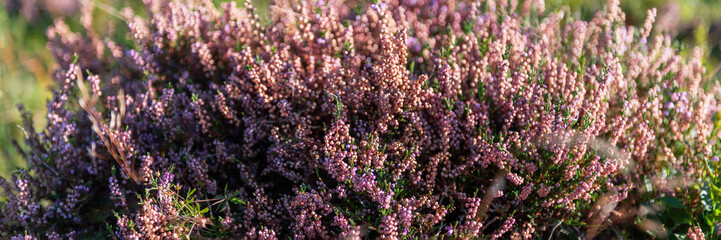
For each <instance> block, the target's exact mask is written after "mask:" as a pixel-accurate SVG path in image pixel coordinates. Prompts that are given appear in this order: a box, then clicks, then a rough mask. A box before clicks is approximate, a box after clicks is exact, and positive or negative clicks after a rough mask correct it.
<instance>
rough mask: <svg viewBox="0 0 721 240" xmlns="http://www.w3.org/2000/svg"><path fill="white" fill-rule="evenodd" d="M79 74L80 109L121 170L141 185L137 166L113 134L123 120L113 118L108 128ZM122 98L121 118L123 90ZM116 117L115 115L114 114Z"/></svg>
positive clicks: (93, 97) (94, 98)
mask: <svg viewBox="0 0 721 240" xmlns="http://www.w3.org/2000/svg"><path fill="white" fill-rule="evenodd" d="M75 70H76V72H77V73H78V80H77V84H78V89H80V93H81V96H80V98H79V99H78V103H79V104H80V107H81V108H82V109H83V110H84V111H85V112H86V113H87V114H88V118H89V119H90V122H92V124H93V127H92V128H93V131H94V132H95V133H96V134H97V135H98V137H100V140H102V141H103V144H104V145H105V147H106V148H107V149H108V152H109V153H110V155H111V156H112V157H113V159H115V162H117V163H118V165H120V168H121V169H122V170H123V172H125V174H127V175H128V177H130V178H131V179H133V181H135V182H136V183H140V178H139V177H138V174H137V172H136V171H135V169H134V168H135V164H134V162H133V161H132V160H128V159H127V157H126V154H125V150H124V148H123V147H122V145H121V144H120V141H118V139H117V138H116V137H115V135H114V134H112V131H113V130H114V129H118V128H120V124H121V123H120V122H121V119H122V118H113V119H111V126H112V127H110V128H109V127H108V126H107V125H106V124H105V123H104V122H103V118H102V115H101V114H100V113H98V111H97V110H95V107H94V106H95V102H96V101H97V98H96V97H95V96H91V95H90V94H89V93H88V91H87V89H86V88H85V84H84V83H83V80H82V79H83V78H82V75H81V74H82V73H80V71H78V69H77V68H76V69H75ZM118 94H119V95H120V96H121V97H119V99H120V104H121V106H122V107H121V108H120V109H121V112H120V113H119V115H120V116H123V115H124V110H125V107H124V104H123V103H124V101H122V100H123V99H124V98H123V97H122V96H123V95H124V93H123V91H122V90H121V91H120V92H119V93H118ZM113 115H115V114H113Z"/></svg>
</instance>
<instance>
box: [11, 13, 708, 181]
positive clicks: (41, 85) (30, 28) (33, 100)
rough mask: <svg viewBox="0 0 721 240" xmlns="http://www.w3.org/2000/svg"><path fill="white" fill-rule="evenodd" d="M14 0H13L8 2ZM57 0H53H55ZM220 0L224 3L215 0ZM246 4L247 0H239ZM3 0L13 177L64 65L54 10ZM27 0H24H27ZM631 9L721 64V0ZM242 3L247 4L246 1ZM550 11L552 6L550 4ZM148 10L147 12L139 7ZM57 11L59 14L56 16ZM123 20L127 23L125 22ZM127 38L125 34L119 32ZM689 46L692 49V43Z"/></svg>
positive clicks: (100, 17)
mask: <svg viewBox="0 0 721 240" xmlns="http://www.w3.org/2000/svg"><path fill="white" fill-rule="evenodd" d="M5 1H11V0H5ZM49 1H53V0H49ZM96 2H100V3H102V4H104V5H105V6H106V7H107V6H111V7H115V9H119V8H120V6H131V7H132V8H134V9H136V10H139V9H141V4H140V0H132V1H128V2H123V1H122V0H101V1H96ZM214 2H216V3H219V2H224V1H223V0H214ZM236 2H239V3H242V2H243V0H236ZM3 3H5V2H3V0H0V177H5V178H7V177H8V176H9V174H10V173H11V172H13V171H14V170H15V169H16V168H18V167H21V166H23V160H22V159H20V156H19V154H18V153H17V151H16V150H15V148H14V147H13V145H12V144H11V143H12V142H11V141H12V139H17V140H18V141H19V142H22V138H23V131H22V130H21V129H20V128H19V126H20V125H22V123H21V121H20V113H19V112H18V111H17V107H16V106H17V104H20V103H22V104H24V105H25V107H26V109H27V110H29V111H30V112H31V113H32V114H33V121H34V126H35V128H36V129H37V130H40V129H42V128H44V127H45V113H46V108H45V103H46V101H47V100H48V99H49V98H50V97H51V89H52V87H54V86H55V84H54V82H53V81H52V79H51V74H52V73H53V71H55V69H57V67H58V66H56V65H55V64H54V62H53V59H52V56H51V54H50V52H49V50H48V49H46V42H47V38H46V36H45V31H46V29H47V27H48V26H50V25H51V24H52V22H53V20H52V19H53V16H51V15H53V14H51V13H50V12H49V11H47V9H45V10H44V9H42V8H39V12H38V14H37V16H36V17H35V18H33V21H32V22H31V21H29V20H28V19H26V18H25V17H24V16H23V15H22V14H21V13H20V11H18V10H13V9H8V8H6V7H5V6H6V5H5V4H3ZM21 3H22V1H21ZM269 4H270V1H269V0H254V5H255V6H256V8H257V9H258V14H259V15H261V17H263V18H265V17H266V16H267V12H268V6H269ZM621 4H622V7H623V9H624V11H625V12H626V18H627V24H632V25H636V26H640V25H642V24H643V21H644V20H645V18H646V10H647V9H649V8H657V9H658V17H657V24H662V25H663V26H662V27H654V31H661V32H668V33H670V34H672V35H676V36H677V37H676V40H677V42H678V43H677V44H680V45H685V46H700V47H702V48H704V50H705V54H706V57H707V58H706V59H707V61H706V63H705V64H706V67H707V73H709V74H710V73H711V72H713V70H714V69H715V68H716V67H717V66H719V63H721V48H719V42H720V41H719V39H721V1H718V0H640V1H633V0H628V1H622V3H621ZM546 5H547V6H568V7H569V10H571V12H577V13H578V14H579V15H580V17H581V18H582V19H586V20H587V19H591V18H592V17H593V15H594V14H595V13H596V12H597V11H599V10H601V9H602V8H603V7H604V5H605V1H604V2H599V1H596V0H549V1H546ZM241 6H242V5H241ZM549 9H550V8H549ZM77 12H78V11H76V13H75V14H73V15H70V16H64V17H63V16H55V17H63V18H65V19H66V21H67V22H68V24H69V25H70V26H71V27H72V28H73V29H75V30H77V29H79V24H78V21H79V16H78V15H79V13H77ZM136 12H138V13H141V14H144V11H136ZM55 15H57V14H55ZM94 16H95V21H96V22H98V23H99V24H96V26H100V27H99V28H98V30H99V32H100V33H102V32H103V30H104V28H103V26H107V24H108V22H112V21H116V22H120V21H118V19H116V18H115V17H113V16H111V15H110V14H108V13H107V12H104V11H103V10H96V11H95V14H94ZM121 24H122V23H121ZM117 27H118V28H117V29H118V31H117V32H116V34H125V33H127V31H125V28H124V27H122V26H117ZM117 37H118V38H122V35H121V36H117ZM686 49H692V48H691V47H687V48H686Z"/></svg>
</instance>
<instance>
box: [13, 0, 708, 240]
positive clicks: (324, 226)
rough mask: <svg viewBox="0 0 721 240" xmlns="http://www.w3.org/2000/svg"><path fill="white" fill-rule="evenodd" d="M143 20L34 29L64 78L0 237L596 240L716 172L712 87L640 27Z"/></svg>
mask: <svg viewBox="0 0 721 240" xmlns="http://www.w3.org/2000/svg"><path fill="white" fill-rule="evenodd" d="M144 2H145V4H146V8H147V11H146V12H144V13H134V12H133V11H132V10H130V9H123V10H122V11H120V12H121V15H122V17H123V18H124V21H125V22H126V23H127V27H128V29H129V30H130V31H129V34H128V35H127V37H126V39H124V40H125V41H124V42H127V43H121V42H120V41H116V40H114V39H113V38H111V37H108V36H100V35H98V34H97V33H96V32H95V31H94V30H93V27H94V26H93V25H92V18H91V16H92V13H93V11H94V8H93V6H92V2H86V3H85V4H84V7H83V8H82V12H83V16H82V17H81V20H82V27H83V30H82V31H80V32H73V31H71V30H70V27H69V26H68V25H66V24H65V23H64V22H63V21H62V20H57V21H56V22H55V25H54V26H53V27H51V28H50V29H48V37H49V39H50V42H49V44H48V47H49V48H50V49H51V50H52V51H53V53H54V55H55V57H56V59H57V62H58V63H59V64H60V65H61V66H64V70H61V71H59V72H57V74H56V79H57V80H58V82H59V85H60V87H59V88H58V89H57V90H56V91H55V93H54V97H53V98H52V99H50V101H49V103H48V114H47V119H48V127H47V128H46V129H44V130H43V131H41V132H37V131H36V130H35V129H33V128H32V124H31V123H30V121H29V119H30V118H29V116H27V115H26V118H25V119H26V121H25V125H24V129H25V131H26V133H27V136H26V138H25V145H26V146H27V149H25V150H22V148H21V151H22V153H23V154H24V156H25V158H26V159H27V161H28V167H27V169H26V170H22V171H19V172H18V173H17V174H15V175H14V177H13V179H12V181H10V182H8V181H0V186H2V188H4V190H5V192H4V193H5V196H6V197H7V198H6V200H4V205H3V208H2V213H1V216H2V218H3V221H2V223H0V231H1V232H2V233H3V236H4V237H39V238H66V237H82V236H104V237H107V236H108V235H110V236H112V237H113V238H116V239H133V238H153V239H155V238H159V239H165V238H180V237H183V236H186V237H187V236H189V237H191V238H196V237H213V238H216V237H217V238H252V239H255V238H258V239H274V238H287V237H291V238H298V239H317V238H322V239H326V238H359V237H370V238H389V239H396V238H408V237H421V238H425V237H443V238H445V237H449V238H455V237H470V238H473V237H480V236H486V237H488V238H490V239H500V238H514V239H532V238H536V237H542V236H552V234H554V231H555V230H556V228H557V227H558V226H559V225H560V224H561V223H564V222H572V223H580V225H581V226H582V227H581V228H578V230H580V231H581V232H582V235H584V236H586V237H593V236H598V235H604V234H606V235H609V234H613V233H612V232H610V231H609V230H608V227H609V226H610V227H625V228H626V229H632V228H634V227H633V226H636V225H635V222H634V221H636V219H637V218H638V216H642V214H643V213H642V212H640V211H639V210H638V209H639V205H640V204H641V202H644V201H647V200H648V199H653V198H655V197H661V196H698V192H697V191H696V190H694V189H693V188H689V187H690V186H692V185H693V184H694V182H695V181H697V180H698V179H699V178H700V177H702V176H703V175H704V174H705V171H704V167H705V166H706V165H705V161H706V159H710V158H712V157H713V156H716V155H717V153H716V148H717V147H718V145H717V144H716V143H715V142H714V139H716V138H717V134H718V129H717V126H721V124H715V123H714V120H715V115H716V113H717V110H718V108H717V106H719V102H718V101H717V97H716V94H717V90H716V89H717V88H715V86H712V84H711V82H710V81H708V80H707V79H706V78H705V77H704V76H705V69H704V68H703V65H702V59H701V55H702V54H701V52H700V50H698V49H694V50H692V51H690V54H688V56H685V55H681V54H680V52H679V50H677V49H676V48H674V47H672V42H671V37H670V36H664V35H653V34H652V33H653V22H654V19H655V14H656V12H655V10H651V11H649V12H648V19H647V21H646V22H645V23H644V25H643V26H641V27H638V28H637V27H633V26H625V25H624V13H623V12H622V11H621V10H620V8H619V7H618V1H617V0H610V1H609V2H608V5H607V7H606V8H605V10H604V11H602V12H599V13H597V14H596V15H595V16H594V17H593V18H592V19H591V20H590V21H583V20H576V19H574V18H573V17H572V16H570V14H568V13H567V12H563V11H555V10H554V11H547V10H546V9H545V5H544V3H543V1H524V2H523V3H520V4H519V3H517V2H516V1H510V2H508V1H487V2H481V3H477V2H473V3H468V2H455V1H449V2H443V1H425V0H417V1H382V2H379V3H366V2H363V1H358V2H356V1H346V2H344V1H336V0H330V1H301V2H297V1H284V0H281V1H277V2H276V3H275V5H274V6H272V7H271V9H270V11H271V14H270V23H265V22H264V21H263V20H261V19H260V18H259V17H258V15H257V14H256V13H255V10H254V9H253V7H252V6H251V5H250V4H245V5H244V6H237V5H236V4H235V3H233V2H231V3H222V4H219V6H218V5H214V4H213V3H212V1H209V0H208V1H202V0H201V1H188V2H184V3H181V2H169V1H164V0H146V1H144ZM141 16H145V17H141ZM694 194H695V195H694ZM696 198H698V197H696ZM684 204H688V205H689V206H692V207H694V206H695V207H699V206H698V205H699V204H698V201H689V202H684ZM645 230H647V229H641V230H640V231H639V232H642V231H645ZM629 231H633V230H629ZM700 231H701V230H699V228H698V227H696V228H695V229H689V234H695V236H697V235H699V234H701V235H700V236H703V233H701V232H700Z"/></svg>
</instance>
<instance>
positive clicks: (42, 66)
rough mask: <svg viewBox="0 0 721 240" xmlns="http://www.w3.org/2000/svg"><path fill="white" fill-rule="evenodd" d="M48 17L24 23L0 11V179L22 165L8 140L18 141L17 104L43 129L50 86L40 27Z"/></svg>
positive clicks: (48, 59) (48, 60)
mask: <svg viewBox="0 0 721 240" xmlns="http://www.w3.org/2000/svg"><path fill="white" fill-rule="evenodd" d="M51 22H52V19H51V18H50V17H49V16H44V17H41V18H39V19H36V21H35V22H34V23H32V24H31V23H30V22H28V21H27V20H26V19H25V18H23V17H21V16H20V15H19V14H18V13H15V14H13V13H10V12H8V11H7V10H6V9H5V8H2V9H0V176H2V177H8V176H9V173H10V172H12V171H14V170H15V169H16V168H17V167H19V166H23V161H22V159H20V156H19V154H18V152H17V151H16V150H15V147H13V145H12V142H11V141H12V139H18V141H21V139H22V137H23V135H22V130H21V129H20V127H19V126H21V125H22V122H21V120H20V113H19V112H18V110H17V107H16V106H17V104H19V103H23V104H24V105H25V107H26V109H27V110H28V111H30V112H31V113H32V114H33V120H34V125H35V127H36V128H42V127H44V126H45V117H44V116H45V102H46V100H47V99H49V97H50V95H51V94H50V91H49V88H50V87H51V86H52V85H53V81H52V80H51V78H50V76H51V73H52V69H53V63H52V56H51V55H50V52H49V51H48V50H47V49H46V48H45V44H46V42H47V40H46V37H45V31H44V30H43V28H44V27H46V26H48V25H49V24H50V23H51Z"/></svg>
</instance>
